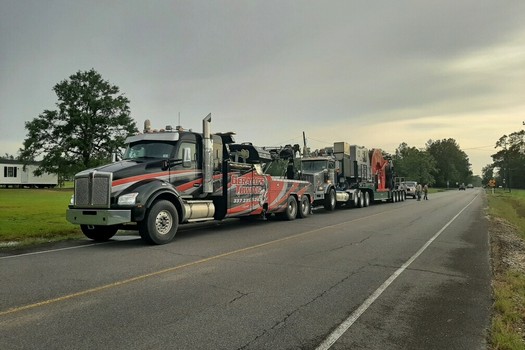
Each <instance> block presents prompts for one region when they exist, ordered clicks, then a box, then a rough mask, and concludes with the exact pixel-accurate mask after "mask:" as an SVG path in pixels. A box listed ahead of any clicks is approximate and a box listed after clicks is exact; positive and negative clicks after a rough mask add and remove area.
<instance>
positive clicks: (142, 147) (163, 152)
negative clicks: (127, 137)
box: [124, 141, 176, 159]
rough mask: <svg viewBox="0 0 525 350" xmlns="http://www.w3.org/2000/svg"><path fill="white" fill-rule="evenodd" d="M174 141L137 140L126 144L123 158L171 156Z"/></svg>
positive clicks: (165, 157) (173, 149)
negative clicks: (137, 141)
mask: <svg viewBox="0 0 525 350" xmlns="http://www.w3.org/2000/svg"><path fill="white" fill-rule="evenodd" d="M175 145H176V143H175V142H173V143H167V142H152V141H148V142H139V143H133V144H130V145H129V146H128V148H127V149H126V153H124V159H139V158H164V159H167V158H171V157H173V155H174V151H175Z"/></svg>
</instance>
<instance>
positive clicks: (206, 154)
mask: <svg viewBox="0 0 525 350" xmlns="http://www.w3.org/2000/svg"><path fill="white" fill-rule="evenodd" d="M210 124H211V113H210V114H208V115H207V116H206V118H204V119H203V120H202V136H203V137H202V150H203V166H202V190H203V192H204V193H212V192H213V169H212V162H213V159H212V154H213V140H212V138H211V132H210Z"/></svg>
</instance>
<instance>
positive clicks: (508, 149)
mask: <svg viewBox="0 0 525 350" xmlns="http://www.w3.org/2000/svg"><path fill="white" fill-rule="evenodd" d="M495 148H499V149H500V150H499V151H498V152H497V153H495V154H493V155H492V160H493V161H494V163H493V167H499V177H500V182H499V184H501V185H505V187H515V188H525V177H524V176H523V174H524V173H525V154H524V151H525V130H521V131H517V132H513V133H511V134H509V135H503V136H502V137H500V139H499V140H498V141H497V142H496V146H495Z"/></svg>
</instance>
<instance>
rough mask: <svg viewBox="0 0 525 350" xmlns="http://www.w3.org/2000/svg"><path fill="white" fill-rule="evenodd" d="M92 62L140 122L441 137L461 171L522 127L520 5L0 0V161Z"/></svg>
mask: <svg viewBox="0 0 525 350" xmlns="http://www.w3.org/2000/svg"><path fill="white" fill-rule="evenodd" d="M91 68H94V69H95V70H96V71H97V72H99V73H100V74H101V75H102V77H103V78H104V79H105V80H108V81H109V82H110V83H111V84H114V85H117V86H118V87H119V88H120V91H121V93H123V94H124V95H125V96H127V97H128V98H129V99H130V101H131V102H130V107H131V114H132V117H133V118H134V119H135V120H136V121H137V125H139V126H140V127H142V125H143V121H144V120H145V119H147V118H148V119H150V120H151V122H152V126H153V127H157V128H161V127H164V126H165V125H167V124H171V125H174V126H175V125H177V124H179V115H180V124H182V125H183V126H184V127H186V128H193V129H194V130H198V131H200V130H201V120H202V118H204V117H205V116H206V115H207V114H208V113H210V112H211V113H212V130H213V131H235V132H236V133H237V136H236V140H237V141H238V142H248V141H249V142H253V143H254V144H256V145H260V146H279V145H284V144H286V143H299V144H302V133H303V131H304V132H305V133H306V137H307V143H308V145H309V146H310V147H311V148H312V149H315V148H320V147H325V146H329V145H330V144H332V143H333V142H334V141H346V142H348V143H350V144H358V145H363V146H366V147H368V148H382V149H384V150H385V151H387V152H390V153H393V152H394V151H395V149H396V148H397V147H398V146H399V144H400V143H402V142H406V143H407V144H408V145H409V146H415V147H424V146H425V143H426V142H427V141H428V140H429V139H432V140H440V139H443V138H454V139H455V140H456V141H457V142H458V144H459V145H460V147H461V149H462V150H464V151H465V152H466V153H467V155H468V156H469V159H470V162H471V163H472V170H473V172H474V173H475V174H479V175H481V168H482V167H483V166H485V165H487V164H489V163H491V162H492V159H491V157H490V155H491V154H493V153H495V152H496V151H497V150H495V149H494V146H495V143H496V141H497V140H498V139H499V138H500V137H501V136H503V135H504V134H509V133H511V132H515V131H519V130H521V128H522V127H523V126H522V121H523V120H525V1H523V0H508V1H507V0H501V1H483V0H459V1H458V0H440V1H424V0H414V1H403V0H401V1H386V0H378V1H352V0H345V1H318V0H316V1H299V0H296V1H286V0H261V1H255V0H253V1H251V0H244V1H241V0H236V1H212V0H207V1H198V0H187V1H167V0H166V1H132V0H126V1H106V0H104V1H102V0H100V1H97V0H90V1H83V0H82V1H80V0H75V1H71V0H66V1H53V0H46V1H42V0H0V154H2V155H4V154H5V153H8V154H13V155H14V154H16V152H17V150H18V148H20V147H21V146H22V142H23V140H24V139H25V137H26V134H27V131H26V130H25V126H24V122H25V121H30V120H33V119H34V118H36V117H37V116H38V115H39V114H40V113H42V112H43V111H44V110H45V109H56V105H55V104H56V102H57V97H56V95H55V94H54V92H53V91H52V88H53V86H54V85H55V84H57V83H58V82H60V81H62V80H64V79H67V78H68V77H69V76H70V75H72V74H74V73H76V72H77V71H87V70H89V69H91Z"/></svg>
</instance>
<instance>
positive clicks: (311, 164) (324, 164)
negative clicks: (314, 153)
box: [302, 159, 334, 171]
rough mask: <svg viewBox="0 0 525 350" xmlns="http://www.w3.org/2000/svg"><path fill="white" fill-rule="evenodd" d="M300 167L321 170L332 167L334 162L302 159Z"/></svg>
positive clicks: (307, 169) (308, 169)
mask: <svg viewBox="0 0 525 350" xmlns="http://www.w3.org/2000/svg"><path fill="white" fill-rule="evenodd" d="M302 168H303V170H306V171H322V170H324V169H333V168H334V163H332V162H329V161H327V160H324V159H323V160H303V162H302Z"/></svg>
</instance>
